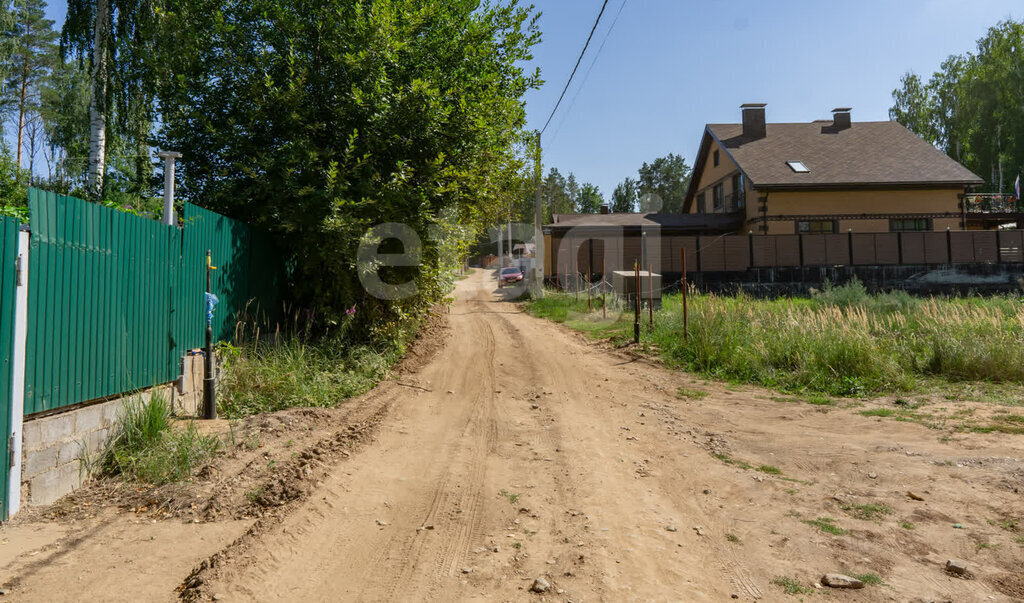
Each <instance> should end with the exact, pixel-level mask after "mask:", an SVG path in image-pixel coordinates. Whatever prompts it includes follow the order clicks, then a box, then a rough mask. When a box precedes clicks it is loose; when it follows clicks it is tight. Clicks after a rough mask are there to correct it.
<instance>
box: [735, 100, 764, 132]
mask: <svg viewBox="0 0 1024 603" xmlns="http://www.w3.org/2000/svg"><path fill="white" fill-rule="evenodd" d="M764 107H765V103H744V104H742V105H740V109H742V110H743V137H744V138H746V139H748V140H758V139H761V138H764V137H765V136H766V135H767V130H766V128H765V124H764Z"/></svg>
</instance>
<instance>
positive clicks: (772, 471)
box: [757, 465, 782, 475]
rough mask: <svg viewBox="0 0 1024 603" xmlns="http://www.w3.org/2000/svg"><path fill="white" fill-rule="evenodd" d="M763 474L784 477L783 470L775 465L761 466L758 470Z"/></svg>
mask: <svg viewBox="0 0 1024 603" xmlns="http://www.w3.org/2000/svg"><path fill="white" fill-rule="evenodd" d="M757 470H758V471H760V472H761V473H767V474H769V475H782V470H781V469H779V468H778V467H776V466H775V465H761V466H760V467H758V468H757Z"/></svg>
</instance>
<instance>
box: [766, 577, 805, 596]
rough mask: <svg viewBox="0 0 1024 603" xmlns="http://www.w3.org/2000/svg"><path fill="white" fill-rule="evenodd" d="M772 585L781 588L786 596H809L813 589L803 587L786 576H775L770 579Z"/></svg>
mask: <svg viewBox="0 0 1024 603" xmlns="http://www.w3.org/2000/svg"><path fill="white" fill-rule="evenodd" d="M772 584H774V585H776V586H778V587H781V588H782V592H784V593H786V594H787V595H809V594H812V593H813V592H814V589H813V588H811V587H809V586H804V585H802V584H800V581H798V580H796V579H794V578H790V577H788V576H775V577H774V578H772Z"/></svg>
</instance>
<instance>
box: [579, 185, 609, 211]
mask: <svg viewBox="0 0 1024 603" xmlns="http://www.w3.org/2000/svg"><path fill="white" fill-rule="evenodd" d="M575 205H576V212H577V213H581V214H596V213H597V212H598V211H600V209H601V206H602V205H604V196H603V195H602V194H601V191H600V189H598V188H597V186H596V185H593V184H591V183H589V182H585V183H583V185H582V186H580V188H579V193H578V194H577V196H576V201H575Z"/></svg>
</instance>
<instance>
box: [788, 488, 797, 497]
mask: <svg viewBox="0 0 1024 603" xmlns="http://www.w3.org/2000/svg"><path fill="white" fill-rule="evenodd" d="M796 493H797V489H796V488H786V494H789V495H791V496H792V495H793V494H796Z"/></svg>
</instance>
